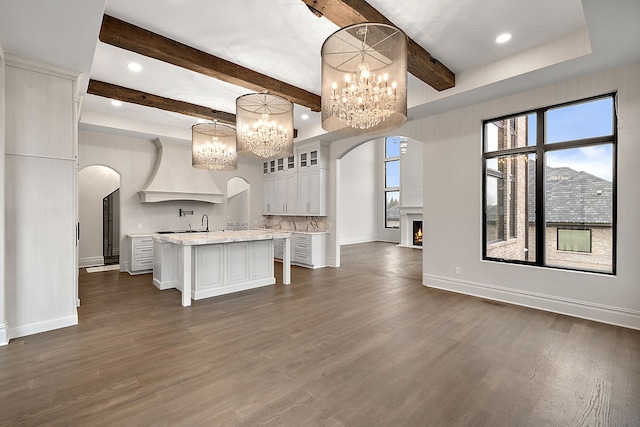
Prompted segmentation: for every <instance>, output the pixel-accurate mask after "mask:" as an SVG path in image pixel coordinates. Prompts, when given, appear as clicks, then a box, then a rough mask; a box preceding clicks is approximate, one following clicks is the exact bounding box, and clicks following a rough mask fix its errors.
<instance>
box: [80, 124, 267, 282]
mask: <svg viewBox="0 0 640 427" xmlns="http://www.w3.org/2000/svg"><path fill="white" fill-rule="evenodd" d="M78 138H79V139H78V142H79V145H78V162H79V164H80V168H84V167H87V166H90V165H97V164H99V165H105V166H108V167H110V168H112V169H114V170H115V171H116V172H118V173H119V174H120V177H121V182H120V270H121V271H126V270H127V268H128V260H129V248H127V247H126V241H125V239H126V235H127V234H137V233H153V232H156V231H161V230H177V229H187V228H188V226H189V225H191V227H192V228H193V229H201V228H204V227H203V226H202V215H203V214H207V215H208V216H209V229H210V230H221V229H224V228H225V226H226V207H225V205H224V204H220V203H216V204H211V203H204V202H181V201H172V202H159V203H141V202H140V198H139V196H138V191H140V190H142V189H143V188H144V186H145V184H146V183H147V181H148V180H149V179H150V178H151V175H152V174H153V171H154V168H155V165H156V161H157V160H158V157H159V154H158V148H157V147H156V145H155V143H154V142H153V140H154V139H155V138H156V136H155V135H153V136H144V137H143V136H124V135H121V134H112V133H104V132H98V131H93V130H83V129H81V130H80V132H79V136H78ZM188 167H191V165H188ZM203 173H210V174H212V177H213V180H214V182H215V184H216V185H217V186H218V188H221V189H222V188H226V183H227V181H228V180H229V179H231V178H232V177H234V176H237V177H241V178H243V179H245V180H246V181H247V182H249V183H250V184H254V185H253V186H254V188H260V185H261V182H262V181H261V179H262V169H261V163H260V162H258V161H257V160H254V159H248V158H245V157H240V158H239V159H238V170H236V171H216V172H206V171H203ZM250 193H251V197H250V199H251V200H250V206H251V208H250V218H249V221H250V224H249V226H250V227H254V226H255V227H257V225H258V224H259V220H260V218H261V215H260V214H261V207H262V195H261V193H260V192H256V191H254V192H250ZM180 209H185V210H193V215H187V216H184V217H180V216H179V210H180Z"/></svg>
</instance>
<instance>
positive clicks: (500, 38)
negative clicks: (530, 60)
mask: <svg viewBox="0 0 640 427" xmlns="http://www.w3.org/2000/svg"><path fill="white" fill-rule="evenodd" d="M509 40H511V34H509V33H504V34H500V35H499V36H498V37H496V43H506V42H508V41H509Z"/></svg>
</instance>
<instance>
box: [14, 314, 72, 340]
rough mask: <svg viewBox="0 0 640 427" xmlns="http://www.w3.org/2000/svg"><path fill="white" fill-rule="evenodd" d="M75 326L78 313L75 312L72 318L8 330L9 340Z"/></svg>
mask: <svg viewBox="0 0 640 427" xmlns="http://www.w3.org/2000/svg"><path fill="white" fill-rule="evenodd" d="M74 311H75V310H74ZM77 324H78V313H77V311H76V314H75V315H73V316H69V317H63V318H60V319H54V320H48V321H46V322H38V323H31V324H29V325H23V326H19V327H17V328H9V339H12V338H20V337H24V336H27V335H33V334H39V333H41V332H47V331H52V330H54V329H59V328H66V327H67V326H75V325H77Z"/></svg>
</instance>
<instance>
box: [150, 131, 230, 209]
mask: <svg viewBox="0 0 640 427" xmlns="http://www.w3.org/2000/svg"><path fill="white" fill-rule="evenodd" d="M153 142H154V143H155V144H156V146H157V147H158V149H159V156H158V163H157V164H156V169H155V171H154V172H153V176H152V177H151V179H150V180H149V182H148V183H147V185H146V186H145V188H144V189H143V190H142V191H139V192H138V195H139V196H140V201H141V202H147V203H148V202H166V201H171V200H188V201H196V202H207V203H222V202H223V201H224V193H223V192H221V191H220V189H218V186H217V185H216V184H215V182H214V181H213V178H212V177H211V174H210V172H209V171H206V170H202V169H196V168H194V167H192V166H191V144H189V143H182V142H177V141H169V140H167V139H160V138H156V139H155V140H154V141H153Z"/></svg>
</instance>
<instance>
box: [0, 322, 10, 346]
mask: <svg viewBox="0 0 640 427" xmlns="http://www.w3.org/2000/svg"><path fill="white" fill-rule="evenodd" d="M7 344H9V333H8V332H7V325H6V324H3V325H0V346H3V345H7Z"/></svg>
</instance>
